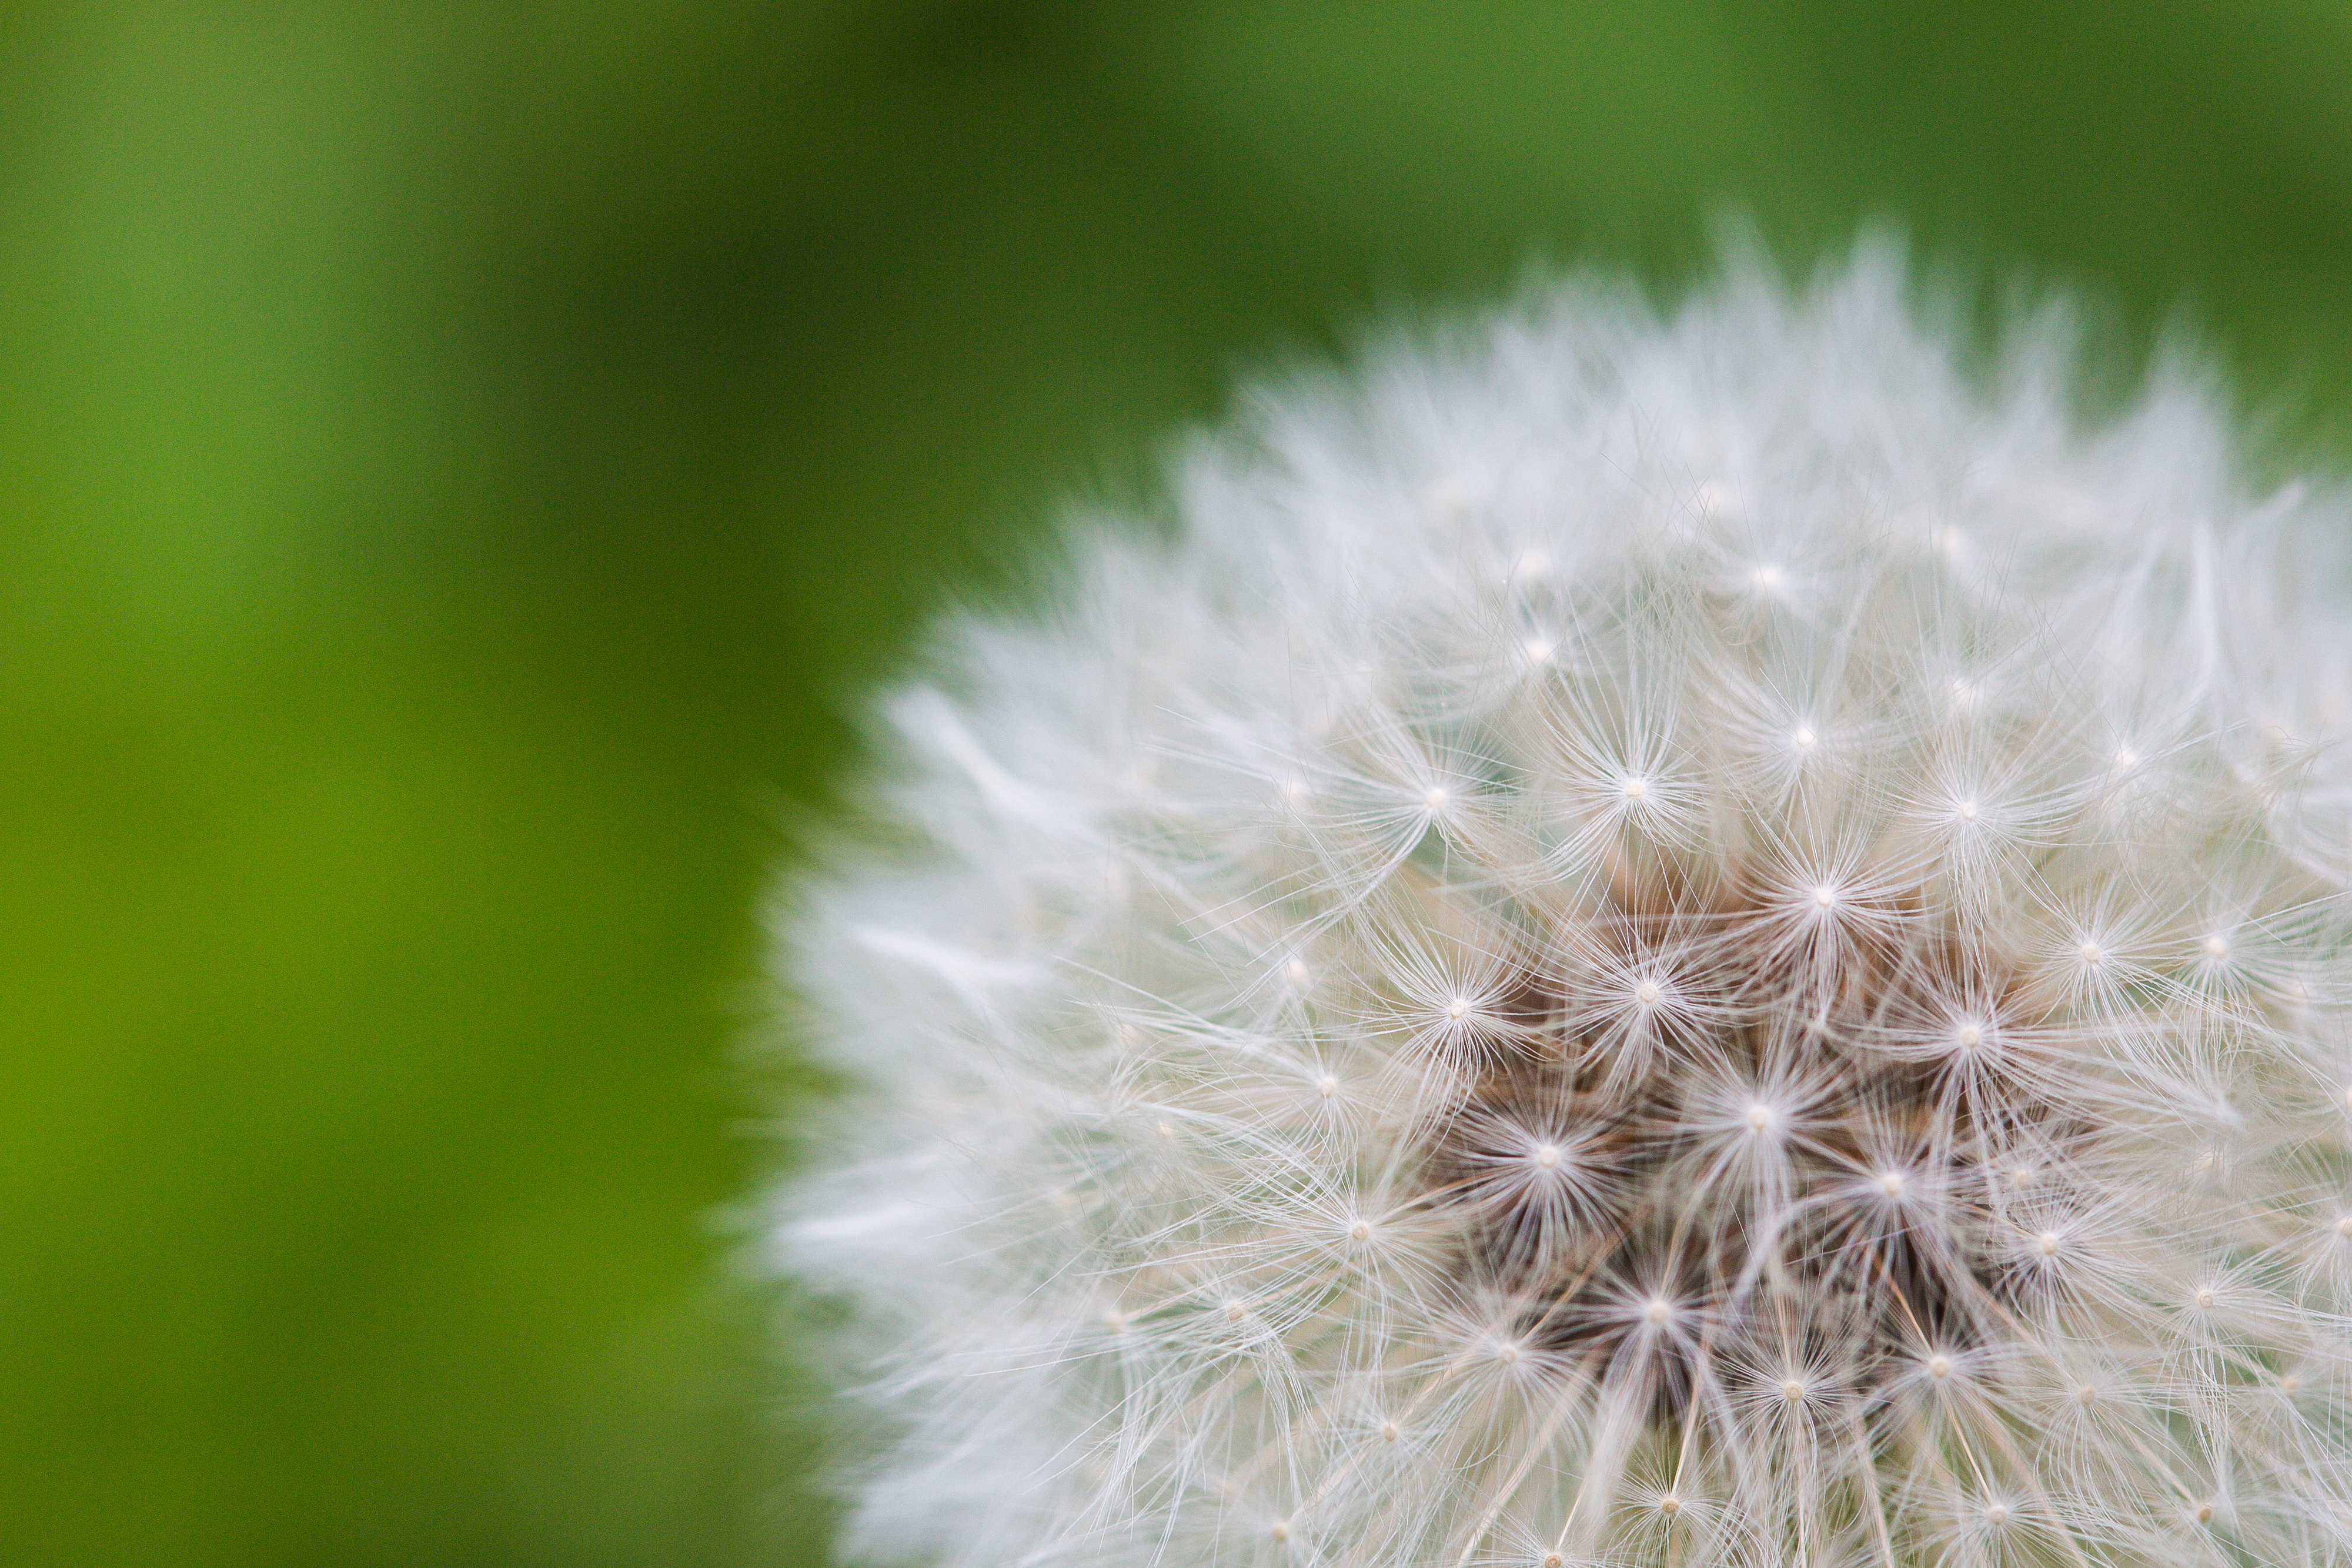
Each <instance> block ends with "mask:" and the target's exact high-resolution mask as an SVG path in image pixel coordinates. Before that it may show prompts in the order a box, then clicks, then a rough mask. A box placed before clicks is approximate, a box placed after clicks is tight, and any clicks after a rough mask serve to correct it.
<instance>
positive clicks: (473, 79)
mask: <svg viewBox="0 0 2352 1568" xmlns="http://www.w3.org/2000/svg"><path fill="white" fill-rule="evenodd" d="M2347 80H2352V8H2347V6H2345V5H2342V4H2341V3H2340V0H2328V3H2326V4H2306V5H2139V6H2131V5H2115V4H2113V3H2112V0H2109V3H2105V4H2069V3H2056V0H2052V3H2044V4H2036V5H2021V6H2001V5H1984V4H1946V3H1927V4H1913V5H1906V6H1901V7H1888V6H1885V5H1878V4H1861V3H1839V0H1831V3H1813V4H1802V5H1796V4H1789V3H1786V0H1778V3H1774V0H1759V3H1750V4H1721V5H1718V4H1698V3H1696V0H1694V3H1689V4H1682V5H1618V4H1580V5H1568V4H1554V5H1475V4H1465V3H1462V0H1455V3H1453V4H1435V3H1432V4H1413V5H1406V4H1348V5H1328V4H1327V5H1178V4H1171V3H1169V0H1160V3H1159V4H1150V5H1128V4H1109V3H1101V4H1090V5H1080V4H1065V5H1055V4H1046V3H1017V0H995V3H980V4H940V5H918V4H901V3H895V0H867V3H866V4H857V5H849V4H844V5H803V6H797V7H774V6H761V5H746V4H732V3H727V0H666V3H663V4H639V3H629V0H579V3H577V4H573V5H520V4H518V5H507V6H494V5H459V4H450V3H440V4H433V3H425V0H410V3H407V4H395V5H381V4H370V5H361V4H347V5H331V4H311V5H294V4H288V5H260V4H252V5H235V4H226V3H221V0H214V3H211V4H195V3H189V4H138V3H131V0H124V3H119V4H113V3H105V0H88V3H82V4H74V3H70V0H46V3H42V4H23V3H18V4H15V5H0V1030H5V1051H0V1074H5V1076H4V1077H0V1560H4V1561H5V1562H7V1563H40V1564H49V1563H74V1564H80V1563H110V1564H111V1563H122V1564H140V1565H169V1564H183V1563H186V1564H199V1563H200V1564H248V1563H251V1564H394V1563H403V1564H406V1563H415V1564H443V1563H448V1564H473V1563H480V1564H500V1565H509V1564H520V1565H530V1564H550V1565H556V1564H561V1565H567V1568H568V1565H575V1564H576V1565H583V1568H585V1565H591V1564H623V1563H631V1564H636V1563H644V1564H678V1565H686V1564H700V1563H815V1562H817V1561H820V1560H821V1559H822V1558H823V1557H824V1552H825V1546H824V1540H825V1534H826V1530H827V1521H828V1513H827V1511H826V1509H825V1507H824V1504H823V1503H822V1502H821V1500H819V1499H818V1494H817V1493H816V1492H814V1490H812V1489H811V1488H810V1486H809V1484H808V1477H809V1475H810V1470H811V1465H812V1462H813V1460H814V1457H815V1456H816V1455H818V1454H819V1453H820V1452H821V1450H822V1447H823V1437H822V1427H821V1425H820V1417H821V1415H822V1406H823V1402H822V1399H821V1397H819V1396H816V1395H815V1394H814V1392H813V1390H812V1386H811V1385H810V1384H809V1383H808V1382H807V1381H806V1379H805V1378H804V1376H803V1375H800V1374H795V1373H793V1372H791V1371H790V1370H789V1364H790V1361H791V1356H790V1350H791V1341H792V1340H793V1333H791V1331H790V1329H789V1328H788V1327H787V1328H782V1329H780V1328H778V1327H777V1326H776V1324H777V1321H778V1320H777V1317H776V1313H777V1311H778V1308H777V1306H776V1304H775V1303H773V1302H772V1301H763V1300H761V1299H760V1298H759V1297H758V1296H757V1295H756V1294H754V1293H751V1292H749V1291H743V1290H740V1289H739V1288H736V1287H734V1286H732V1285H730V1283H729V1282H728V1275H727V1272H726V1269H725V1266H724V1265H725V1260H726V1257H727V1254H728V1250H729V1248H730V1242H729V1241H728V1239H727V1238H726V1236H725V1235H724V1234H723V1232H722V1231H720V1230H719V1228H717V1227H716V1226H715V1225H714V1223H713V1221H712V1218H711V1217H712V1216H713V1214H714V1213H715V1212H716V1211H717V1210H718V1209H719V1207H720V1206H722V1205H724V1204H725V1203H726V1202H727V1201H728V1200H730V1197H734V1196H735V1195H738V1194H740V1192H742V1191H743V1190H745V1188H746V1186H747V1184H748V1183H749V1182H751V1180H752V1179H753V1177H754V1176H756V1174H757V1173H759V1172H760V1171H761V1170H763V1169H766V1168H769V1167H770V1166H772V1163H773V1162H774V1161H775V1160H776V1159H777V1158H779V1157H780V1155H781V1154H782V1151H783V1150H784V1149H785V1148H786V1147H788V1145H787V1144H782V1143H779V1142H778V1141H776V1140H775V1139H774V1138H773V1137H772V1135H771V1134H772V1132H773V1130H774V1128H775V1126H776V1125H777V1122H776V1119H775V1118H774V1117H773V1116H772V1107H773V1101H774V1099H775V1098H776V1097H778V1096H781V1097H782V1099H783V1100H784V1102H785V1103H786V1107H787V1115H786V1117H785V1118H784V1123H785V1124H789V1119H790V1118H789V1107H790V1104H791V1103H793V1100H794V1098H795V1096H802V1097H804V1096H805V1095H806V1094H808V1093H810V1092H813V1091H812V1090H811V1089H810V1088H809V1086H808V1085H807V1084H806V1083H805V1082H804V1081H803V1079H801V1078H799V1077H797V1076H795V1074H794V1073H793V1071H792V1069H791V1067H790V1064H789V1063H788V1062H771V1063H770V1064H769V1065H768V1066H765V1067H760V1066H756V1065H754V1064H752V1063H751V1061H749V1060H748V1057H747V1052H746V1051H745V1049H744V1047H745V1042H746V1040H749V1039H751V1037H752V1036H753V1035H754V1034H755V1033H756V1026H757V1023H758V1019H759V1016H760V1006H761V1004H760V1001H759V990H758V987H757V985H756V977H757V976H758V974H759V972H760V965H761V951H760V946H761V938H760V935H759V930H758V926H757V924H756V920H755V915H754V911H755V908H756V905H757V902H758V899H759V896H760V892H761V886H762V883H763V879H764V878H765V877H766V876H767V875H768V874H769V873H770V870H771V868H772V866H773V865H774V864H776V863H777V862H779V860H780V859H782V858H784V857H788V856H789V855H790V854H791V853H792V852H793V842H794V841H795V839H796V838H799V837H802V836H803V835H804V834H805V833H806V831H808V830H807V824H808V823H810V822H812V821H823V820H824V814H825V812H826V811H827V810H829V809H830V808H829V807H828V805H827V801H828V799H829V798H830V797H831V795H832V793H833V792H834V791H835V790H836V789H838V788H839V786H840V783H841V781H842V779H844V778H845V774H846V770H847V769H849V768H851V766H852V765H853V763H854V760H855V759H854V756H853V750H852V747H851V743H850V738H849V737H850V733H851V732H850V729H849V727H847V726H846V725H845V723H844V722H843V719H842V718H841V716H840V715H841V714H842V713H843V712H844V711H845V707H846V705H847V704H848V703H849V702H851V701H852V700H853V699H854V696H855V694H856V692H857V691H858V690H859V689H860V687H861V686H862V685H865V684H867V683H870V682H871V681H873V680H875V679H877V678H878V677H880V676H882V675H884V674H887V672H888V671H889V670H890V669H891V667H892V666H893V664H894V663H895V662H897V661H898V660H900V659H902V658H903V656H904V654H903V650H904V649H905V648H906V646H907V644H908V638H909V637H910V635H911V634H912V632H913V631H914V629H915V628H916V627H917V626H919V623H920V621H921V618H922V616H923V614H924V613H925V611H926V608H927V607H929V606H932V605H934V604H936V603H938V602H940V601H941V600H942V598H943V596H947V595H951V594H956V593H964V592H990V591H996V590H997V589H999V588H1002V587H1003V585H1004V584H1005V583H1007V582H1009V581H1010V580H1013V578H1014V577H1015V576H1016V575H1017V574H1016V573H1014V572H1013V571H1012V570H1009V569H1010V567H1011V565H1012V563H1013V562H1014V561H1015V560H1016V559H1018V553H1019V550H1020V549H1021V548H1022V547H1023V545H1024V541H1030V540H1034V539H1035V538H1036V537H1037V536H1038V533H1039V529H1040V524H1041V522H1042V520H1043V519H1044V518H1045V517H1047V516H1048V515H1049V514H1050V512H1051V509H1052V507H1053V505H1054V504H1055V501H1056V499H1057V498H1059V497H1067V496H1069V495H1072V494H1084V493H1087V492H1088V491H1090V490H1097V491H1098V490H1100V489H1102V488H1104V487H1109V488H1112V489H1114V490H1125V489H1130V488H1132V487H1133V486H1134V485H1135V484H1136V483H1137V476H1139V475H1143V474H1147V473H1148V472H1149V466H1150V461H1151V460H1152V455H1153V453H1154V452H1155V451H1156V450H1157V448H1158V445H1159V444H1160V442H1162V441H1163V440H1164V439H1165V437H1166V435H1167V434H1168V433H1169V432H1171V430H1173V429H1175V428H1177V427H1178V426H1179V425H1181V423H1183V422H1186V421H1192V420H1197V419H1201V418H1207V417H1213V416H1214V414H1215V413H1216V412H1217V411H1218V410H1219V409H1220V407H1221V406H1223V402H1224V401H1225V398H1226V395H1227V388H1228V386H1229V384H1230V382H1231V380H1232V378H1233V376H1234V374H1235V373H1236V372H1238V371H1246V370H1248V369H1249V368H1251V367H1253V366H1258V365H1265V364H1273V363H1279V362H1281V361H1283V360H1285V359H1286V358H1288V357H1291V356H1295V355H1297V354H1300V353H1308V354H1319V353H1328V352H1332V351H1334V350H1340V349H1344V347H1345V345H1346V343H1347V342H1348V341H1349V337H1350V334H1351V333H1352V332H1353V331H1354V329H1356V328H1357V327H1358V326H1359V325H1360V324H1361V323H1363V322H1365V321H1367V320H1370V319H1373V318H1374V317H1376V316H1378V315H1380V314H1381V313H1382V312H1384V311H1389V310H1392V309H1396V308H1404V307H1407V306H1412V305H1426V304H1431V303H1442V302H1446V301H1454V300H1461V299H1465V298H1470V299H1475V298H1486V297H1491V296H1492V295H1494V294H1495V293H1496V292H1497V291H1499V290H1501V289H1503V288H1505V287H1507V286H1508V285H1509V284H1510V283H1511V282H1512V281H1513V280H1514V279H1516V278H1517V277H1519V276H1521V274H1522V272H1523V270H1524V268H1525V267H1526V266H1527V265H1528V263H1529V262H1530V261H1532V260H1535V259H1538V258H1542V257H1551V258H1555V259H1564V260H1580V259H1599V260H1603V261H1608V262H1613V263H1622V264H1624V265H1627V266H1631V267H1635V268H1637V269H1638V270H1639V271H1640V272H1641V273H1642V275H1643V276H1644V277H1647V278H1648V279H1650V280H1652V281H1653V282H1654V283H1655V284H1657V285H1659V286H1661V287H1671V286H1672V285H1673V283H1674V282H1675V280H1676V279H1678V278H1683V277H1688V276H1689V275H1690V274H1691V272H1692V270H1693V269H1694V268H1695V267H1698V266H1701V265H1703V263H1704V259H1705V257H1706V253H1707V245H1706V218H1707V215H1708V214H1710V212H1712V211H1714V210H1716V209H1717V208H1718V207H1720V206H1722V205H1723V204H1727V203H1728V204H1742V205H1744V206H1745V207H1746V208H1747V210H1748V211H1749V212H1750V213H1752V214H1754V216H1755V218H1756V220H1757V222H1758V224H1759V226H1760V228H1761V229H1762V231H1763V233H1764V234H1765V235H1767V236H1768V237H1769V240H1770V241H1771V242H1772V243H1773V245H1774V246H1776V247H1777V248H1778V249H1779V250H1780V252H1781V254H1782V255H1784V256H1790V257H1792V258H1800V259H1801V258H1806V257H1811V256H1817V255H1819V254H1821V253H1822V250H1823V249H1824V248H1825V247H1836V246H1843V244H1845V243H1846V242H1847V241H1848V240H1849V239H1850V237H1851V235H1852V234H1853V229H1854V227H1855V225H1856V224H1857V222H1858V221H1860V220H1862V219H1864V218H1867V217H1871V216H1881V217H1886V218H1891V219H1894V220H1895V221H1897V222H1899V223H1900V224H1902V225H1906V227H1907V228H1908V229H1909V230H1910V232H1911V233H1912V234H1913V235H1914V236H1915V237H1916V240H1917V242H1918V245H1919V248H1920V249H1921V250H1922V251H1923V252H1925V253H1927V254H1929V255H1933V256H1948V257H1953V258H1957V259H1958V262H1959V263H1960V264H1961V265H1962V266H1963V267H1964V268H1973V269H1975V271H1976V272H1977V274H1978V275H1979V276H1982V277H1993V276H2004V275H2007V274H2008V273H2010V272H2011V271H2012V270H2015V269H2022V270H2024V271H2025V272H2026V273H2028V274H2030V275H2031V276H2033V277H2040V278H2043V279H2049V278H2053V277H2054V278H2063V279H2068V280H2072V281H2074V282H2076V283H2079V284H2081V285H2084V286H2085V287H2088V288H2090V289H2091V290H2092V291H2093V292H2094V294H2095V296H2096V297H2097V298H2099V299H2101V300H2103V301H2105V305H2106V308H2107V309H2108V311H2109V314H2110V317H2111V319H2112V320H2113V321H2115V322H2116V323H2119V324H2120V326H2121V328H2122V331H2123V336H2124V338H2125V339H2126V340H2127V341H2136V342H2138V343H2141V344H2143V345H2144V344H2145V343H2146V342H2147V341H2148V340H2149V337H2150V334H2151V333H2152V331H2153V330H2154V329H2156V328H2157V327H2158V326H2159V325H2161V324H2162V323H2163V322H2165V321H2166V320H2168V319H2171V318H2172V316H2173V314H2174V313H2175V312H2176V311H2178V310H2181V309H2185V310H2186V312H2187V313H2188V315H2189V317H2190V318H2191V319H2194V320H2195V321H2197V322H2198V323H2199V324H2200V329H2201V331H2202V334H2203V336H2204V338H2205V340H2207V341H2208V342H2209V344H2210V346H2211V347H2212V349H2213V350H2215V352H2216V353H2217V355H2218V356H2219V358H2220V359H2221V362H2223V363H2224V364H2226V365H2227V366H2228V367H2230V369H2231V373H2232V374H2233V376H2234V377H2235V378H2236V381H2237V383H2238V385H2239V386H2240V387H2241V389H2242V391H2243V392H2244V393H2245V394H2246V397H2247V402H2248V403H2249V404H2250V405H2251V406H2252V407H2254V408H2256V409H2257V410H2258V411H2260V412H2263V413H2265V414H2266V415H2267V416H2269V417H2270V418H2271V419H2272V421H2273V425H2274V427H2275V428H2276V429H2277V430H2278V431H2280V432H2281V433H2282V441H2283V443H2284V446H2285V448H2286V449H2288V450H2291V451H2295V452H2299V453H2302V454H2304V455H2306V456H2313V457H2315V458H2317V459H2319V460H2322V461H2326V462H2329V463H2336V462H2339V461H2340V457H2341V455H2342V454H2344V453H2345V452H2346V451H2347V441H2346V436H2347V432H2352V90H2347V86H2346V83H2347ZM803 1103H804V1099H803ZM784 1321H785V1322H791V1321H795V1320H792V1319H790V1318H787V1319H785V1320H784Z"/></svg>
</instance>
